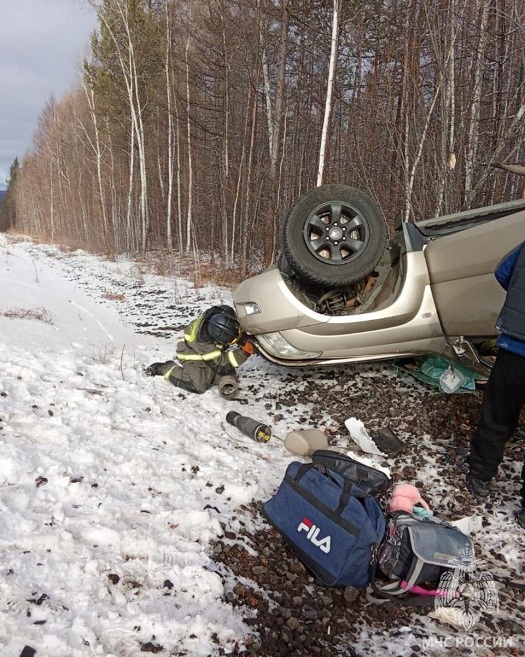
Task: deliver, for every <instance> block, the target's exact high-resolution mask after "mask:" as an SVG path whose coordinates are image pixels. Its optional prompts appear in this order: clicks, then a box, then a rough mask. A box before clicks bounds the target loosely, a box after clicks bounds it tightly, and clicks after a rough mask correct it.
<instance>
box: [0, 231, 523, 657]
mask: <svg viewBox="0 0 525 657" xmlns="http://www.w3.org/2000/svg"><path fill="white" fill-rule="evenodd" d="M228 302H231V292H230V291H229V290H227V289H221V288H216V287H213V286H208V287H205V288H200V289H195V288H194V287H193V285H192V284H191V283H190V282H188V281H187V280H184V279H182V278H181V279H166V278H162V277H160V276H155V275H152V274H149V273H147V271H141V270H140V268H139V267H138V265H137V264H136V263H133V262H129V261H126V260H123V259H119V260H117V261H108V260H103V259H100V258H97V257H95V256H92V255H89V254H86V253H84V252H71V253H67V252H63V251H59V250H57V249H55V248H54V247H46V246H39V245H33V244H30V243H28V242H20V243H11V242H10V241H8V240H7V238H6V237H5V236H0V655H1V657H19V656H20V654H21V653H22V650H23V648H24V646H30V647H32V648H33V649H35V650H36V651H37V652H36V655H37V657H88V656H103V657H113V656H115V657H130V656H131V655H137V656H138V655H140V654H143V653H144V652H161V650H160V648H161V647H162V654H165V655H179V654H180V655H183V654H186V655H192V656H193V655H194V656H195V657H200V656H202V657H206V656H208V655H210V656H211V655H218V654H228V653H229V652H234V651H237V650H239V648H241V647H242V646H243V645H244V642H245V639H246V637H247V636H248V635H249V634H250V633H251V632H253V631H254V628H253V626H249V625H248V624H246V623H245V619H246V618H247V617H249V616H250V614H253V613H254V612H253V611H249V610H246V609H243V608H241V607H238V606H235V607H234V606H232V605H231V604H230V603H229V602H227V601H226V600H227V599H228V597H227V596H225V593H226V592H227V591H231V590H232V588H233V586H234V584H235V582H234V578H233V575H232V574H231V573H228V572H227V570H225V569H224V568H223V567H221V566H220V565H219V564H217V563H216V562H215V561H214V560H213V558H212V550H211V549H210V546H211V545H213V543H214V541H215V540H216V539H218V538H221V539H222V541H223V542H224V541H226V542H227V541H228V540H235V539H228V538H227V537H225V536H224V530H223V528H224V526H228V527H229V528H230V530H231V529H233V530H235V529H236V528H238V529H240V528H241V527H242V530H243V532H245V531H246V530H247V531H248V532H250V531H252V530H253V531H256V530H257V529H260V528H261V527H262V526H263V525H264V521H263V520H262V519H261V518H260V517H257V516H255V517H254V516H253V515H251V514H249V513H246V514H245V515H243V514H242V513H239V511H238V509H239V507H240V506H241V505H246V504H249V503H251V502H252V501H254V500H256V501H257V500H265V499H268V498H269V497H270V495H271V494H272V493H273V492H274V490H275V488H276V486H277V485H278V483H279V481H280V480H281V479H282V476H283V473H284V470H285V468H286V466H287V464H288V463H289V462H290V461H291V460H293V459H294V458H296V457H294V456H293V455H292V454H290V453H289V452H287V451H286V449H285V448H284V447H283V445H282V442H280V441H279V439H278V437H279V436H281V437H284V435H286V433H287V432H289V431H292V430H295V429H300V428H308V427H305V426H304V417H303V416H304V414H305V409H306V408H307V407H308V402H307V401H306V402H305V403H304V405H298V406H297V407H296V408H294V410H293V411H285V412H283V413H280V414H276V413H275V404H273V403H272V402H270V401H269V400H271V399H273V398H275V395H276V394H277V393H279V394H283V391H286V389H287V388H288V387H289V386H290V385H291V383H290V380H291V378H290V373H289V371H287V370H286V369H285V368H277V367H275V366H272V365H270V364H269V363H267V362H266V361H264V360H263V359H261V358H260V357H259V356H254V357H252V358H251V359H249V360H248V361H247V363H245V364H244V365H243V366H242V367H241V370H240V372H239V375H240V383H241V390H240V397H242V398H246V399H247V400H248V402H249V403H248V404H247V405H242V404H241V403H240V402H239V401H234V402H227V401H225V400H223V399H222V398H221V397H220V396H219V395H218V393H217V390H216V389H212V390H210V391H208V392H207V393H205V394H204V395H191V394H188V393H186V392H183V391H180V390H178V389H176V388H173V387H172V386H170V385H169V384H168V383H167V382H166V381H164V380H163V379H162V378H161V377H156V378H149V377H146V376H145V375H144V373H143V369H144V367H146V366H147V365H149V364H150V363H151V362H153V361H158V360H167V359H169V358H171V357H172V356H173V354H174V352H175V342H176V338H177V337H179V335H180V332H181V330H182V328H183V327H184V326H185V325H186V324H187V323H188V321H189V320H190V319H191V318H193V317H194V316H196V315H197V314H198V313H199V312H200V311H201V310H203V309H205V308H207V307H209V306H210V305H213V304H216V303H228ZM167 337H168V338H169V339H166V338H167ZM376 369H377V367H376ZM316 376H318V373H317V371H312V373H311V377H312V378H315V377H316ZM389 376H395V374H393V373H392V374H391V375H389ZM359 377H360V374H359V369H358V370H357V373H356V386H357V387H358V388H361V387H362V386H366V385H367V377H368V381H370V383H369V384H373V377H372V378H370V374H369V373H367V371H366V369H362V378H361V380H359ZM296 381H297V385H299V386H300V385H302V384H301V381H300V380H299V379H296ZM261 382H262V384H261ZM400 382H402V379H400ZM334 384H335V382H332V385H334ZM416 385H419V384H416ZM261 390H262V392H261ZM232 409H234V410H237V411H239V412H240V413H242V414H246V415H249V416H251V417H254V418H256V419H258V420H261V421H263V422H266V423H268V424H270V425H271V426H272V429H273V431H274V434H275V437H274V438H272V440H271V441H270V442H269V443H268V444H258V443H255V442H253V441H251V440H250V439H249V438H247V437H245V436H243V435H242V434H241V433H239V432H238V431H237V430H236V429H235V428H233V427H231V426H230V425H228V424H227V423H226V421H225V416H226V413H227V412H228V411H229V410H232ZM270 409H271V410H272V414H271V415H270V414H269V410H270ZM349 415H352V412H351V410H350V411H349ZM319 422H320V424H319V426H320V428H322V429H325V430H328V431H330V430H331V429H332V430H334V429H335V428H337V427H335V424H334V422H333V420H332V419H331V417H330V414H329V413H324V412H321V413H320V419H319ZM516 467H517V466H516ZM516 472H517V470H516ZM514 474H515V473H514ZM511 508H512V507H511V506H510V505H509V506H508V508H505V509H503V512H504V514H506V515H507V516H509V514H511ZM500 511H501V510H500ZM496 515H497V513H496ZM507 523H508V526H507V525H506V524H505V519H504V518H503V517H502V518H501V522H500V524H499V525H498V524H496V525H495V528H496V531H497V532H499V534H498V536H495V535H494V536H492V539H491V540H492V543H491V548H493V547H494V546H496V549H498V548H497V546H498V544H500V545H501V543H499V542H500V541H501V540H502V536H503V538H504V546H505V547H504V560H505V566H506V569H505V570H504V574H505V575H506V576H508V575H509V573H511V574H512V576H513V577H514V578H518V579H519V578H522V577H523V573H522V558H523V549H522V545H523V535H524V534H523V531H522V530H520V529H519V528H518V527H517V526H516V525H515V523H512V521H507ZM502 532H505V533H504V534H502ZM501 551H503V549H501ZM515 595H517V596H518V599H517V603H518V607H519V605H522V604H523V595H522V594H515ZM521 619H522V620H523V614H522V615H521ZM429 622H432V623H435V624H437V621H429ZM406 632H410V628H409V627H405V628H400V632H399V633H398V636H397V638H396V637H395V636H394V635H392V637H391V646H392V648H391V650H392V652H388V653H385V646H384V636H378V638H377V640H374V631H373V628H366V627H363V628H362V635H363V637H364V638H365V639H366V641H365V639H364V643H363V650H365V649H366V652H363V653H362V652H360V646H359V645H354V648H355V649H356V651H357V652H358V654H360V655H361V654H367V655H368V657H371V656H372V655H380V654H381V655H383V654H410V652H407V653H405V652H403V647H402V646H403V645H405V644H406V641H405V639H404V633H406ZM438 632H442V627H440V628H439V630H438ZM515 633H516V629H515V628H514V629H513V630H512V632H511V634H512V636H513V637H514V634H515ZM518 634H519V633H518ZM518 638H519V641H518ZM522 639H523V636H522V635H521V637H517V638H516V640H515V641H514V643H512V644H511V645H512V646H513V647H514V648H513V649H514V650H515V652H514V653H512V654H522V653H521V652H520V651H522V650H523V643H521V644H520V641H522ZM487 646H488V648H491V649H492V644H487V643H485V648H486V647H487ZM516 646H517V648H516ZM219 650H220V652H219ZM440 650H441V648H440V647H439V646H438V647H437V648H436V650H434V651H433V652H432V651H430V650H427V652H426V654H440V652H439V651H440ZM447 650H448V652H447ZM516 650H517V651H518V652H516ZM493 652H494V654H497V655H499V654H506V653H505V652H501V651H499V648H498V647H496V648H494V649H493ZM442 654H447V655H452V654H455V653H453V652H450V650H449V647H446V648H443V652H442ZM478 654H488V652H486V651H485V652H482V651H478ZM509 654H511V653H509Z"/></svg>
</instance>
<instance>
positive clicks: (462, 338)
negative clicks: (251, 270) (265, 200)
mask: <svg viewBox="0 0 525 657" xmlns="http://www.w3.org/2000/svg"><path fill="white" fill-rule="evenodd" d="M524 239H525V200H524V199H520V200H517V201H511V202H508V203H501V204H498V205H493V206H489V207H484V208H479V209H475V210H467V211H464V212H459V213H457V214H452V215H448V216H443V217H439V218H435V219H428V220H424V221H418V222H416V223H409V222H406V221H403V220H397V221H396V222H395V226H394V234H393V235H392V236H391V237H388V234H387V228H386V225H385V222H384V220H383V218H382V216H381V212H380V210H379V208H378V206H377V205H376V203H375V202H374V201H373V200H372V199H370V198H369V197H368V196H366V195H365V194H363V193H362V192H360V191H358V190H356V189H354V188H352V187H347V186H344V185H325V186H322V187H318V188H316V189H314V190H312V191H311V192H309V193H308V194H306V195H305V196H303V197H302V198H301V199H300V200H299V202H298V203H297V204H296V205H295V206H294V207H293V208H292V210H291V211H290V213H289V215H288V217H287V219H286V221H285V223H284V228H283V255H282V256H281V259H280V261H279V264H278V265H273V266H272V267H270V268H269V269H268V270H267V271H265V272H263V273H262V274H259V275H258V276H255V277H253V278H250V279H247V280H245V281H244V282H242V283H241V284H240V285H239V286H238V287H237V289H236V290H235V292H234V302H235V307H236V311H237V315H238V318H239V322H240V323H241V326H242V328H243V329H244V330H245V331H246V332H247V333H249V334H250V335H252V336H253V338H254V341H255V343H256V346H257V348H258V350H259V352H260V353H261V354H262V355H263V356H265V357H266V358H267V359H268V360H270V361H272V362H274V363H278V364H281V365H287V366H305V365H334V364H340V363H351V362H359V361H372V360H385V359H394V358H401V357H413V356H419V355H424V354H441V355H443V356H445V357H447V358H450V359H455V360H459V361H460V362H463V363H464V364H465V365H467V366H468V367H471V368H473V369H476V370H477V371H479V372H481V373H485V374H486V373H487V372H488V371H489V368H490V362H489V361H488V360H487V359H486V358H485V357H484V352H485V351H486V346H487V345H489V344H490V341H491V340H492V339H493V338H495V337H496V335H497V330H496V326H495V325H496V319H497V316H498V313H499V310H500V308H501V306H502V304H503V301H504V291H503V290H502V289H501V288H500V286H499V285H498V283H497V281H496V279H495V278H494V274H493V272H494V269H495V268H496V265H497V264H498V262H499V261H500V259H501V258H502V257H503V256H504V255H505V254H506V253H507V252H508V251H510V250H511V249H512V248H514V247H515V246H516V245H517V244H519V243H521V242H522V241H523V240H524Z"/></svg>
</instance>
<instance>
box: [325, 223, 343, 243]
mask: <svg viewBox="0 0 525 657" xmlns="http://www.w3.org/2000/svg"><path fill="white" fill-rule="evenodd" d="M343 234H344V233H343V230H342V229H341V228H340V227H339V226H332V228H330V230H329V231H328V237H329V238H330V239H331V240H332V241H333V242H337V241H339V240H340V239H342V237H343Z"/></svg>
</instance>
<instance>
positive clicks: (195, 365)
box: [168, 362, 215, 394]
mask: <svg viewBox="0 0 525 657" xmlns="http://www.w3.org/2000/svg"><path fill="white" fill-rule="evenodd" d="M214 376H215V375H214V373H213V370H211V369H210V368H209V367H208V365H206V363H200V362H187V363H184V364H183V365H182V366H180V365H176V366H175V367H174V368H173V369H172V371H171V373H170V375H169V378H168V381H169V382H170V383H172V384H173V385H174V386H177V387H178V388H182V389H183V390H187V391H188V392H196V393H198V394H202V393H203V392H206V390H208V389H209V388H210V387H211V386H212V384H213V378H214Z"/></svg>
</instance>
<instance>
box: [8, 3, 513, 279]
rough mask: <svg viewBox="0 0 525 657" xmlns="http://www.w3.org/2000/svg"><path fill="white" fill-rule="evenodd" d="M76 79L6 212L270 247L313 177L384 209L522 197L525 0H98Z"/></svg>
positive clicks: (68, 233) (39, 231)
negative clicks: (498, 165)
mask: <svg viewBox="0 0 525 657" xmlns="http://www.w3.org/2000/svg"><path fill="white" fill-rule="evenodd" d="M87 1H88V2H89V4H90V5H91V7H92V9H93V11H94V12H96V13H97V17H98V29H97V31H96V32H95V33H94V34H93V36H92V40H91V46H90V53H89V56H88V57H87V58H86V61H85V62H84V66H83V71H82V74H81V79H80V81H79V84H78V87H77V88H74V89H72V90H71V91H70V92H69V93H68V94H67V95H66V96H65V97H63V98H60V99H50V100H49V102H48V103H47V105H46V106H45V108H43V110H42V112H41V115H40V118H39V121H38V126H37V128H36V131H35V134H34V139H33V145H32V149H31V150H30V152H29V153H28V154H26V155H25V156H24V158H23V159H22V160H21V161H20V162H19V161H18V159H16V160H15V161H14V162H13V165H12V167H11V171H10V178H9V185H8V189H7V194H6V197H5V202H4V203H3V205H2V207H1V209H0V230H14V231H16V232H20V233H24V234H27V235H30V236H33V237H34V238H38V239H40V240H44V241H51V242H55V243H57V242H58V243H63V244H68V245H70V246H74V247H79V248H84V249H86V250H91V251H95V252H98V253H106V254H114V255H115V254H120V253H127V254H144V253H146V252H148V251H152V250H154V251H157V250H160V251H163V252H173V253H177V254H187V255H188V254H189V255H191V256H193V257H197V254H202V253H206V254H208V255H209V256H210V257H211V258H212V260H213V261H216V262H218V263H220V264H221V266H222V267H224V268H235V269H236V271H237V272H238V273H240V274H241V275H246V274H248V273H250V272H253V271H258V270H260V269H262V268H264V267H266V266H267V265H268V264H270V262H272V261H273V260H274V259H275V257H276V255H277V253H278V251H279V249H280V237H281V225H282V221H283V219H284V217H285V216H286V214H287V212H288V211H289V209H290V208H291V207H292V206H293V204H294V203H295V202H296V201H297V200H298V198H299V197H300V196H301V195H302V194H304V193H305V192H307V191H309V190H310V189H312V188H313V187H315V186H316V185H318V184H320V183H323V184H326V183H343V184H348V185H352V186H354V187H357V188H358V189H360V190H362V191H364V192H367V193H368V194H369V195H370V196H372V197H373V198H374V199H375V200H376V201H377V202H378V203H379V205H380V207H381V209H382V211H383V214H384V216H385V219H386V221H387V223H390V224H391V221H392V219H393V217H394V216H395V215H397V214H398V213H400V212H401V213H403V214H404V216H405V217H406V218H408V219H409V220H414V219H416V220H417V219H426V218H430V217H433V216H436V215H443V214H448V213H451V212H456V211H459V210H462V209H467V208H471V207H478V206H483V205H489V204H492V203H497V202H500V201H504V200H510V199H514V198H518V197H520V196H522V195H523V193H524V188H523V185H524V179H523V178H522V177H518V176H513V175H512V174H507V173H505V172H502V171H500V170H498V169H494V168H492V167H491V166H490V164H491V163H495V162H520V161H524V160H525V158H524V148H525V143H524V139H523V137H524V131H525V124H524V114H525V86H524V73H525V66H524V65H525V3H523V2H521V0H87Z"/></svg>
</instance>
